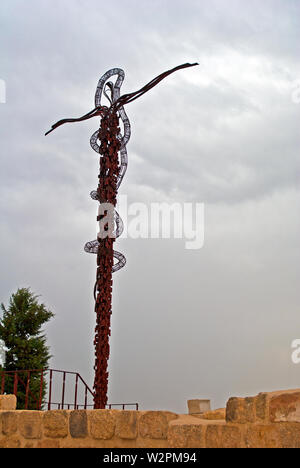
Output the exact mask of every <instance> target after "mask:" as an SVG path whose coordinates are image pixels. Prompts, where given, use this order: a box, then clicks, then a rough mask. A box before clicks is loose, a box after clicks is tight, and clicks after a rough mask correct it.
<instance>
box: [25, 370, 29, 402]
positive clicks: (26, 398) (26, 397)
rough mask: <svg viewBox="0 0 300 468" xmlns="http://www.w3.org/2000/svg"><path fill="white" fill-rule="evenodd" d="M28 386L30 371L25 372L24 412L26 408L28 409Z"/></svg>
mask: <svg viewBox="0 0 300 468" xmlns="http://www.w3.org/2000/svg"><path fill="white" fill-rule="evenodd" d="M29 385H30V371H28V372H27V383H26V396H25V409H26V410H27V408H28V393H29Z"/></svg>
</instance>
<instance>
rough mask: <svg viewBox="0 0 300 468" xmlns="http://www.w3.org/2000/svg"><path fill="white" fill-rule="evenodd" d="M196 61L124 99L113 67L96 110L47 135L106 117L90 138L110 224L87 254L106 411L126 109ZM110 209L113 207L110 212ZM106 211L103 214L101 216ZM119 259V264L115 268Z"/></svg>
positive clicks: (96, 195) (97, 196)
mask: <svg viewBox="0 0 300 468" xmlns="http://www.w3.org/2000/svg"><path fill="white" fill-rule="evenodd" d="M195 65H197V64H196V63H193V64H190V63H185V64H183V65H179V66H177V67H175V68H172V69H171V70H168V71H166V72H164V73H161V74H160V75H158V76H157V77H156V78H154V79H153V80H151V81H150V82H149V83H147V84H146V85H145V86H143V87H142V88H141V89H139V90H138V91H136V92H133V93H129V94H124V95H123V96H120V88H121V85H122V83H123V80H124V72H123V70H121V69H120V68H113V69H112V70H109V71H108V72H107V73H105V74H104V75H103V76H102V77H101V78H100V80H99V82H98V86H97V89H96V95H95V108H94V109H93V110H91V111H90V112H88V113H87V114H85V115H84V116H82V117H80V118H77V119H63V120H59V121H58V122H56V123H55V124H54V125H52V127H51V129H50V130H49V131H48V132H47V133H46V135H48V134H49V133H50V132H52V131H53V130H54V129H56V128H57V127H59V126H60V125H62V124H65V123H71V122H80V121H83V120H87V119H90V118H92V117H95V116H100V117H101V119H100V128H99V130H97V131H96V132H95V133H93V135H92V136H91V139H90V144H91V147H92V148H93V150H94V151H95V152H96V153H97V154H99V156H100V158H99V165H100V171H99V175H98V178H99V184H98V188H97V190H93V191H92V192H91V194H90V196H91V198H92V199H93V200H97V201H98V202H99V208H100V209H99V214H98V217H97V221H100V222H102V221H104V230H103V233H104V236H102V234H103V233H98V238H97V239H96V240H93V241H90V242H87V243H86V244H85V247H84V250H85V251H86V252H88V253H94V254H97V276H96V284H95V287H94V297H95V312H96V327H95V339H94V346H95V366H94V370H95V379H94V408H95V409H98V408H102V409H103V408H105V406H106V404H107V389H108V359H109V354H110V345H109V336H110V331H111V330H110V317H111V313H112V273H113V272H115V271H117V270H120V268H122V267H123V266H124V265H125V263H126V259H125V257H124V255H123V254H122V253H120V252H117V251H116V250H114V249H113V243H114V241H115V239H116V238H117V237H119V236H120V235H121V233H122V231H123V223H122V220H121V218H120V216H119V214H118V213H117V211H116V210H115V207H116V204H117V192H118V188H119V187H120V184H121V182H122V180H123V177H124V175H125V172H126V169H127V163H128V158H127V150H126V145H127V143H128V141H129V138H130V123H129V120H128V117H127V115H126V113H125V110H124V107H123V106H124V105H125V104H128V103H129V102H132V101H134V100H135V99H137V98H139V97H140V96H142V95H143V94H144V93H146V92H147V91H149V90H150V89H151V88H153V87H154V86H156V85H157V84H158V83H159V82H160V81H161V80H163V79H164V78H166V77H167V76H168V75H170V74H171V73H173V72H175V71H177V70H180V69H183V68H188V67H193V66H195ZM114 75H117V79H116V82H115V84H113V83H112V82H111V81H108V80H109V78H110V77H112V76H114ZM102 95H104V96H105V97H106V98H107V99H108V101H109V103H110V106H109V107H107V106H102V105H101V98H102ZM120 119H121V121H122V123H123V127H124V132H123V134H122V132H121V129H120V128H119V120H120ZM107 203H109V204H110V206H112V207H113V222H114V223H113V227H114V231H113V232H112V236H111V235H110V233H109V235H107V234H108V232H106V231H108V230H109V222H108V221H107V219H106V218H105V216H106V213H107V211H106V212H105V209H106V208H105V206H106V207H107V205H106V204H107ZM107 210H108V209H107ZM100 211H101V213H100ZM114 259H116V260H117V262H116V263H115V264H114Z"/></svg>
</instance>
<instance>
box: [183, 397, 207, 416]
mask: <svg viewBox="0 0 300 468" xmlns="http://www.w3.org/2000/svg"><path fill="white" fill-rule="evenodd" d="M187 405H188V410H189V414H201V413H206V412H207V411H210V400H200V399H196V400H188V402H187Z"/></svg>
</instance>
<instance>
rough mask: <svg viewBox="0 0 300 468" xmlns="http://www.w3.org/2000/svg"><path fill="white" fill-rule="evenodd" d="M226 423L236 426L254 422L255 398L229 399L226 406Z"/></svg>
mask: <svg viewBox="0 0 300 468" xmlns="http://www.w3.org/2000/svg"><path fill="white" fill-rule="evenodd" d="M226 421H227V422H232V423H237V424H246V423H253V422H255V398H254V397H248V398H236V397H233V398H229V400H228V402H227V405H226Z"/></svg>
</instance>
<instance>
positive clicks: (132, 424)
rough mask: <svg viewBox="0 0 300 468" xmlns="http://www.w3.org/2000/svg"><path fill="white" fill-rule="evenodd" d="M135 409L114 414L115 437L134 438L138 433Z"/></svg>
mask: <svg viewBox="0 0 300 468" xmlns="http://www.w3.org/2000/svg"><path fill="white" fill-rule="evenodd" d="M137 415H138V413H137V411H120V412H118V413H117V414H116V437H119V438H120V439H136V437H137V433H138V427H137V420H138V418H137Z"/></svg>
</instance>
